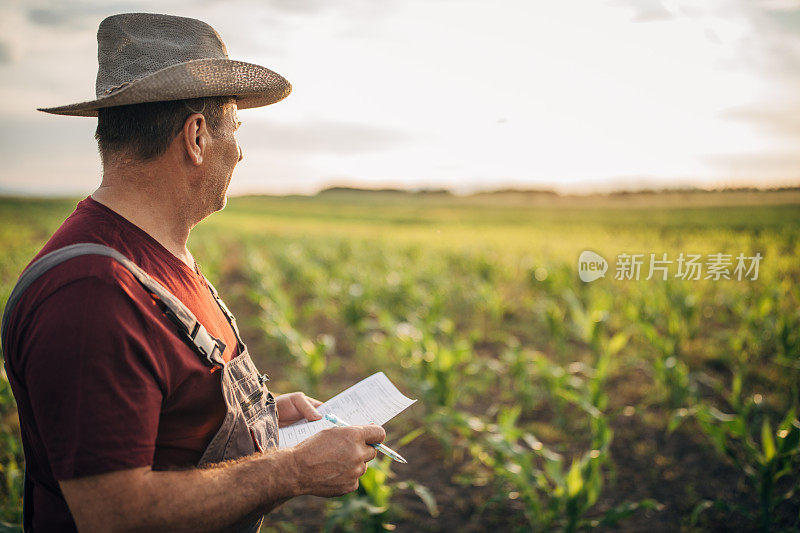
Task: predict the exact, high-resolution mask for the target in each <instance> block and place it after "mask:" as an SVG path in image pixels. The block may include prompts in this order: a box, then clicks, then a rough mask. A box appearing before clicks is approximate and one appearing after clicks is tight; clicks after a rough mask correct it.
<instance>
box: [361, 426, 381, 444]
mask: <svg viewBox="0 0 800 533" xmlns="http://www.w3.org/2000/svg"><path fill="white" fill-rule="evenodd" d="M362 427H363V428H364V442H366V443H367V444H377V443H379V442H383V439H385V438H386V431H385V430H384V429H383V428H382V427H380V426H378V425H375V424H370V425H368V426H362Z"/></svg>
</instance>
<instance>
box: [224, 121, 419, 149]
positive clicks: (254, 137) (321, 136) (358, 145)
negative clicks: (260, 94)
mask: <svg viewBox="0 0 800 533" xmlns="http://www.w3.org/2000/svg"><path fill="white" fill-rule="evenodd" d="M246 116H247V115H240V117H242V118H243V119H244V120H243V122H244V125H243V126H242V129H241V130H240V133H239V141H240V142H241V144H242V146H243V150H246V149H247V145H248V144H251V145H258V146H264V145H267V146H269V147H270V148H274V149H276V150H281V151H284V152H306V153H309V154H313V153H318V154H339V155H349V154H359V153H365V152H376V151H380V150H386V149H390V148H393V147H395V146H398V145H400V144H404V143H409V142H412V141H413V140H415V139H417V137H416V136H414V135H412V134H409V133H406V132H403V131H400V130H393V129H389V128H384V127H380V126H374V125H371V124H360V123H355V122H337V121H330V120H311V121H305V122H297V123H291V124H289V123H277V122H255V121H253V122H247V118H246Z"/></svg>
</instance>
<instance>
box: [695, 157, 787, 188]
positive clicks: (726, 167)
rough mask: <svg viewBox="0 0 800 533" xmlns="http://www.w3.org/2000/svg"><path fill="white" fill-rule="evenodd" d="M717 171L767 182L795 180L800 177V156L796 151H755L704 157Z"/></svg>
mask: <svg viewBox="0 0 800 533" xmlns="http://www.w3.org/2000/svg"><path fill="white" fill-rule="evenodd" d="M702 159H704V160H705V161H707V162H708V163H710V164H711V165H712V166H713V167H715V168H716V169H717V171H721V172H723V173H726V174H728V175H730V176H742V177H753V176H759V179H761V180H764V181H767V180H774V179H776V178H783V179H787V178H788V179H794V180H795V181H797V180H798V179H800V178H798V176H800V154H798V153H797V152H796V151H794V150H785V151H778V150H773V151H753V152H747V153H739V154H721V155H712V156H706V157H703V158H702Z"/></svg>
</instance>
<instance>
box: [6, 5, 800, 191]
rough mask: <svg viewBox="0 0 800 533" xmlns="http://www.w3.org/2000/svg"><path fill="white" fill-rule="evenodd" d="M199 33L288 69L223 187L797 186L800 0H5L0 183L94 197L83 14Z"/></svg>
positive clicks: (91, 61)
mask: <svg viewBox="0 0 800 533" xmlns="http://www.w3.org/2000/svg"><path fill="white" fill-rule="evenodd" d="M123 12H151V13H169V14H173V15H179V16H185V17H193V18H197V19H200V20H203V21H205V22H207V23H209V24H210V25H211V26H213V27H214V28H215V29H216V30H217V31H218V33H219V34H220V35H221V37H222V39H223V40H224V42H225V44H226V47H227V50H228V54H229V56H230V58H231V59H237V60H240V61H247V62H251V63H256V64H259V65H263V66H265V67H267V68H269V69H271V70H273V71H275V72H278V73H279V74H281V75H283V76H284V77H286V78H287V79H288V80H289V81H290V82H291V84H292V87H293V89H292V93H291V94H290V95H289V96H288V97H287V98H286V99H285V100H283V101H281V102H278V103H276V104H273V105H270V106H265V107H261V108H256V109H245V110H241V111H239V119H240V120H241V121H242V122H243V126H242V128H241V129H240V131H239V133H238V139H239V143H240V146H241V147H242V151H243V154H244V159H243V160H242V162H240V163H239V165H238V166H237V168H236V171H235V172H234V176H233V181H232V182H231V186H230V193H231V194H233V195H236V194H249V193H266V194H295V193H299V194H313V193H315V192H317V191H318V190H320V189H322V188H324V187H328V186H336V185H347V186H362V187H402V188H412V189H413V188H448V189H451V190H453V191H454V192H459V193H468V192H472V191H476V190H491V189H497V188H506V187H515V188H526V189H555V190H557V191H560V192H564V193H578V194H580V193H590V192H597V191H600V192H604V191H610V190H619V189H636V188H673V187H687V186H696V187H708V188H711V187H723V186H762V187H769V186H780V185H797V184H798V183H800V150H798V147H800V0H719V1H704V2H697V1H691V2H684V1H667V0H664V1H659V0H641V1H635V0H605V1H602V0H581V1H575V0H559V1H557V2H554V1H543V0H521V1H511V0H496V1H492V2H489V1H487V0H484V1H474V0H457V1H449V0H402V1H400V0H384V1H381V2H375V1H369V0H339V1H337V2H330V1H325V0H231V1H221V0H192V1H188V0H186V1H185V0H176V1H172V2H170V1H165V0H159V1H157V2H156V1H149V0H142V1H135V0H121V1H105V2H100V1H69V0H0V193H17V194H37V195H62V194H69V195H76V194H88V193H90V192H91V191H92V190H94V189H95V188H96V187H97V186H98V185H99V183H100V179H101V176H102V168H101V165H100V161H99V156H98V153H97V145H96V141H95V140H94V137H93V135H94V129H95V126H96V119H95V118H86V117H66V116H56V115H50V114H46V113H42V112H40V111H37V110H36V108H37V107H51V106H58V105H66V104H71V103H76V102H82V101H86V100H91V99H93V98H94V97H95V95H94V87H95V78H96V75H97V40H96V33H97V27H98V25H99V23H100V21H101V20H103V19H104V18H105V17H106V16H109V15H112V14H116V13H123Z"/></svg>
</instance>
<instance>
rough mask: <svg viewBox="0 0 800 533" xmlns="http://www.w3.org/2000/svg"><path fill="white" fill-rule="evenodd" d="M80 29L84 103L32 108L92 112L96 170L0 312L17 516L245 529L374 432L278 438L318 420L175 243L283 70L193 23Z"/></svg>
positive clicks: (71, 522) (102, 525)
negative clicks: (272, 370) (19, 479)
mask: <svg viewBox="0 0 800 533" xmlns="http://www.w3.org/2000/svg"><path fill="white" fill-rule="evenodd" d="M97 38H98V61H99V69H98V76H97V85H96V92H97V99H96V100H93V101H91V102H84V103H81V104H73V105H69V106H62V107H57V108H48V109H42V111H46V112H49V113H54V114H62V115H75V116H97V117H98V125H97V132H96V138H97V140H98V146H99V150H100V154H101V159H102V164H103V179H102V183H101V185H100V187H99V188H98V189H97V190H96V191H95V192H94V193H93V194H92V195H91V196H90V197H88V198H86V199H85V200H83V201H81V202H80V203H79V204H78V207H77V208H76V210H75V212H74V213H72V215H70V217H69V218H68V219H67V220H66V221H65V222H64V223H63V225H62V226H61V227H60V228H59V229H58V231H57V232H56V233H55V234H54V235H53V236H52V238H51V239H50V240H49V241H48V243H47V244H46V245H45V246H44V248H43V249H42V250H41V252H40V253H39V254H38V255H37V257H36V258H35V259H34V261H33V262H32V264H31V265H29V267H28V268H27V269H26V271H25V272H24V274H23V276H21V278H20V281H19V283H18V284H17V287H16V288H15V290H14V292H13V293H12V295H11V297H10V298H9V302H8V305H7V308H6V312H5V314H4V318H3V350H4V356H5V365H6V371H7V374H8V377H9V381H10V383H11V386H12V390H13V392H14V395H15V397H16V400H17V404H18V409H19V415H20V426H21V430H22V439H23V446H24V451H25V460H26V476H25V498H24V513H23V514H24V528H25V530H26V531H31V530H32V531H52V530H58V531H62V530H75V529H76V528H77V529H80V530H85V531H95V530H104V531H105V530H111V531H117V530H147V531H150V530H168V531H183V530H187V531H189V530H191V531H205V530H223V531H234V530H236V531H257V530H258V528H259V527H260V525H261V520H262V517H263V514H265V513H267V512H269V511H270V510H271V509H273V508H274V507H276V506H277V505H279V504H281V503H282V502H284V501H286V500H288V499H290V498H292V497H294V496H298V495H301V494H314V495H318V496H336V495H341V494H344V493H347V492H350V491H352V490H355V488H356V487H357V486H358V478H359V477H360V475H361V474H363V473H364V471H365V470H366V462H368V461H370V460H371V459H372V458H374V456H375V449H374V448H373V447H371V446H369V445H368V444H370V443H377V442H380V441H382V440H383V438H384V437H385V433H384V432H383V429H382V428H380V427H378V426H358V427H348V428H333V429H328V430H325V431H323V432H321V433H318V434H317V435H315V436H313V437H311V438H309V439H307V440H306V441H304V442H302V443H301V444H299V445H298V446H296V447H294V448H288V449H278V448H277V437H278V435H277V426H278V421H279V423H280V425H285V424H289V423H292V422H294V421H297V420H300V419H302V418H307V419H310V420H314V419H318V418H319V414H318V413H317V412H316V411H315V409H314V408H315V406H317V405H319V402H318V401H317V400H314V399H311V398H308V397H306V396H305V395H304V394H302V393H299V392H297V393H291V394H285V395H280V396H277V397H274V396H273V395H272V394H271V393H270V392H269V391H268V390H267V388H266V386H265V382H266V381H268V379H269V378H268V377H267V376H266V374H264V375H260V374H259V373H258V372H257V371H256V369H255V366H254V365H253V363H252V360H251V359H250V356H249V354H248V353H247V348H246V346H245V345H244V343H243V342H242V340H241V338H240V337H239V333H238V329H237V327H236V322H235V320H234V319H233V317H232V316H231V315H230V312H229V311H228V310H227V308H226V307H225V306H224V304H222V301H221V300H219V297H218V295H217V294H216V292H215V290H214V289H213V287H212V286H211V285H210V284H209V283H208V282H207V280H206V279H205V278H204V277H203V275H202V274H201V273H200V270H199V268H198V266H197V264H196V262H195V261H194V259H193V258H192V255H191V254H190V253H189V250H188V249H187V248H186V243H187V239H188V236H189V232H190V230H191V228H192V227H194V226H195V225H196V224H197V223H198V222H199V221H200V220H202V219H203V218H205V217H206V216H208V215H209V214H211V213H213V212H215V211H218V210H220V209H222V208H223V207H224V206H225V201H226V197H225V194H226V190H227V187H228V184H229V182H230V179H231V176H232V173H233V170H234V168H235V166H236V164H237V163H238V162H239V161H241V159H242V153H241V150H240V149H239V146H238V143H237V140H236V133H235V132H236V129H237V128H238V126H239V124H240V123H239V122H238V117H237V110H238V109H244V108H250V107H257V106H263V105H269V104H272V103H274V102H277V101H279V100H281V99H283V98H284V97H286V96H287V95H288V93H289V91H290V90H291V87H290V85H289V83H288V82H287V81H286V80H285V79H284V78H283V77H281V76H279V75H278V74H275V73H274V72H272V71H270V70H268V69H266V68H264V67H261V66H258V65H253V64H249V63H243V62H239V61H232V60H230V59H228V55H227V51H226V49H225V45H224V44H223V42H222V40H221V39H220V37H219V35H218V34H217V33H216V32H215V31H214V30H213V28H211V27H210V26H208V25H207V24H205V23H203V22H201V21H198V20H195V19H189V18H181V17H174V16H168V15H156V14H147V13H128V14H122V15H115V16H112V17H109V18H107V19H105V20H103V22H102V23H101V24H100V28H99V30H98V34H97Z"/></svg>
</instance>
